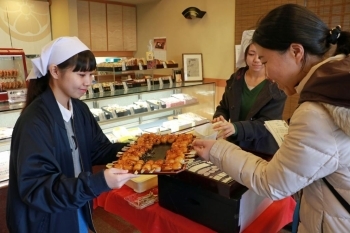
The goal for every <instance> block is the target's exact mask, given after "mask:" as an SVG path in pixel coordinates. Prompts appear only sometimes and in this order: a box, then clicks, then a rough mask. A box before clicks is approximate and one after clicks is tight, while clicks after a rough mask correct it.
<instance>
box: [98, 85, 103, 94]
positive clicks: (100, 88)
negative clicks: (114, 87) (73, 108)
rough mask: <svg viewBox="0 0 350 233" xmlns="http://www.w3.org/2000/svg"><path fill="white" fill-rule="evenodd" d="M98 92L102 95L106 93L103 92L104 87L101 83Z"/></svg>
mask: <svg viewBox="0 0 350 233" xmlns="http://www.w3.org/2000/svg"><path fill="white" fill-rule="evenodd" d="M98 91H99V92H100V93H103V92H104V90H103V87H102V84H101V83H99V84H98Z"/></svg>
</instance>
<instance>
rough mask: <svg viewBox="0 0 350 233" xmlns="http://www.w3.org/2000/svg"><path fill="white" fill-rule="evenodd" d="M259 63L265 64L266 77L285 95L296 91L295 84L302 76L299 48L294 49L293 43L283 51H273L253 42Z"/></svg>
mask: <svg viewBox="0 0 350 233" xmlns="http://www.w3.org/2000/svg"><path fill="white" fill-rule="evenodd" d="M255 47H256V49H257V52H258V54H259V58H260V60H261V63H262V64H264V65H265V72H266V78H267V79H269V80H271V81H273V82H276V83H277V85H278V88H279V89H281V90H283V91H284V92H285V93H286V94H287V95H293V94H295V93H296V91H295V86H297V85H298V83H299V82H300V81H301V79H302V78H303V76H302V75H301V73H300V71H301V69H302V62H301V60H300V56H302V57H303V54H300V50H298V49H295V48H294V47H293V44H292V45H291V46H290V48H288V49H287V50H286V51H285V52H280V51H274V50H270V49H266V48H263V47H261V46H259V45H257V44H255Z"/></svg>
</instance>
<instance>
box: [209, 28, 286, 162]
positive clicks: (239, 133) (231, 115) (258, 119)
mask: <svg viewBox="0 0 350 233" xmlns="http://www.w3.org/2000/svg"><path fill="white" fill-rule="evenodd" d="M253 33H254V30H247V31H244V32H243V35H242V42H241V49H240V53H239V56H238V58H237V62H236V67H238V68H239V69H238V70H237V71H236V72H235V73H234V74H232V75H231V77H230V79H228V80H227V81H226V87H225V92H224V94H223V96H222V99H221V101H220V103H219V105H218V106H217V107H216V111H215V113H214V116H213V123H215V122H218V123H216V124H215V125H214V129H215V130H217V131H219V134H218V138H226V139H227V140H228V141H230V142H232V143H235V144H236V145H238V146H240V147H242V148H245V149H247V150H250V151H255V152H259V153H264V154H269V155H273V154H274V153H275V152H276V151H277V149H278V145H277V143H276V141H275V139H274V138H273V136H272V135H271V133H270V132H269V131H268V130H267V129H266V127H265V126H264V122H265V121H268V120H280V119H282V113H283V109H284V104H285V100H286V95H285V94H284V92H283V91H280V90H279V89H278V87H277V85H276V84H275V83H273V82H271V81H270V80H267V79H266V73H265V67H264V65H263V64H262V63H261V61H260V59H259V55H258V53H257V51H256V48H255V45H254V44H252V36H253Z"/></svg>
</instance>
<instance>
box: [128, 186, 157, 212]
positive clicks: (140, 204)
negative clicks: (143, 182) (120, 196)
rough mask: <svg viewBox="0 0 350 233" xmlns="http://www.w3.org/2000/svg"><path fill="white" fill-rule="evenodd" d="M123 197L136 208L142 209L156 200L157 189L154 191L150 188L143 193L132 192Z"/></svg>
mask: <svg viewBox="0 0 350 233" xmlns="http://www.w3.org/2000/svg"><path fill="white" fill-rule="evenodd" d="M124 199H125V200H126V201H127V202H128V203H129V204H130V205H131V206H133V207H135V208H136V209H143V208H145V207H147V206H150V205H152V204H154V203H155V202H157V201H158V191H157V192H156V193H154V189H152V190H148V191H146V192H143V193H134V194H131V195H129V196H127V197H125V198H124Z"/></svg>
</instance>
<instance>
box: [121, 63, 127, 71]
mask: <svg viewBox="0 0 350 233" xmlns="http://www.w3.org/2000/svg"><path fill="white" fill-rule="evenodd" d="M125 70H126V65H125V61H122V71H125Z"/></svg>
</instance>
